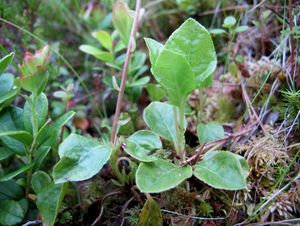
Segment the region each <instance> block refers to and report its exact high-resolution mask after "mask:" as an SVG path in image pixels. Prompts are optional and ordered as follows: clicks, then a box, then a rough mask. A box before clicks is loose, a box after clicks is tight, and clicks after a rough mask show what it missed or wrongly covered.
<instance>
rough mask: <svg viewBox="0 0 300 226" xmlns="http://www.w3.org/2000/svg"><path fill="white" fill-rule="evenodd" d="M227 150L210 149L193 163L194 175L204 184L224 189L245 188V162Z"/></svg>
mask: <svg viewBox="0 0 300 226" xmlns="http://www.w3.org/2000/svg"><path fill="white" fill-rule="evenodd" d="M240 159H241V156H238V155H236V154H233V153H231V152H229V151H212V152H208V153H206V154H205V155H204V159H203V160H202V161H200V162H199V163H198V164H197V165H195V169H194V175H195V176H196V177H197V178H198V179H199V180H201V181H203V182H205V183H206V184H208V185H210V186H212V187H214V188H218V189H225V190H240V189H244V188H246V177H247V175H248V173H246V171H247V168H246V167H247V163H246V162H245V161H241V160H240Z"/></svg>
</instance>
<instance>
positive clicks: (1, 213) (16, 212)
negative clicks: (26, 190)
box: [0, 200, 24, 225]
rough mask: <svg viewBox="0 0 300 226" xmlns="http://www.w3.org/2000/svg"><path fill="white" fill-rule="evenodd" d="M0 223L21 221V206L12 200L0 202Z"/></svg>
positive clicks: (22, 215) (22, 214) (10, 223)
mask: <svg viewBox="0 0 300 226" xmlns="http://www.w3.org/2000/svg"><path fill="white" fill-rule="evenodd" d="M0 206H1V208H0V225H16V224H19V223H21V222H22V220H23V217H24V212H23V209H22V207H21V206H20V205H19V203H17V202H16V201H13V200H4V201H1V202H0Z"/></svg>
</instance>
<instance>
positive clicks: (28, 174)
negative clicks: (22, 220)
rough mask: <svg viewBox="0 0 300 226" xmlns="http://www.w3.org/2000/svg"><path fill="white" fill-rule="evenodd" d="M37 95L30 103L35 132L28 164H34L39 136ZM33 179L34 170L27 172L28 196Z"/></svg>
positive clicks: (33, 130) (33, 95)
mask: <svg viewBox="0 0 300 226" xmlns="http://www.w3.org/2000/svg"><path fill="white" fill-rule="evenodd" d="M37 97H38V96H37V95H36V94H35V93H32V101H31V102H29V103H30V109H31V117H32V119H31V124H32V132H33V141H32V144H31V147H30V149H29V151H28V156H27V157H28V164H30V163H31V162H32V154H33V152H34V151H35V148H36V138H37V135H38V121H37V120H38V115H37V112H36V105H37ZM31 177H32V168H30V169H29V170H28V171H27V186H26V196H27V195H28V194H29V189H30V184H31Z"/></svg>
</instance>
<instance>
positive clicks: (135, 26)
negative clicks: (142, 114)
mask: <svg viewBox="0 0 300 226" xmlns="http://www.w3.org/2000/svg"><path fill="white" fill-rule="evenodd" d="M140 8H141V0H136V5H135V16H134V20H133V25H132V29H131V33H130V38H129V43H128V47H127V51H126V58H125V63H124V65H123V70H122V80H121V86H120V91H119V94H118V100H117V106H116V112H115V117H114V121H113V127H112V132H111V142H112V143H113V144H114V145H115V144H116V138H117V127H118V121H119V118H120V113H121V105H122V101H123V96H124V91H125V86H126V80H127V75H128V66H129V63H130V58H131V54H132V52H133V47H134V45H135V44H134V42H135V36H136V33H137V29H138V24H139V14H140Z"/></svg>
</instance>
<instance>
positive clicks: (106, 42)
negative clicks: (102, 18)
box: [93, 31, 113, 51]
mask: <svg viewBox="0 0 300 226" xmlns="http://www.w3.org/2000/svg"><path fill="white" fill-rule="evenodd" d="M93 36H94V37H95V38H96V39H97V40H98V42H99V43H100V44H101V45H102V46H103V47H104V48H105V49H107V50H109V51H111V50H112V44H113V43H112V39H111V37H110V35H109V34H108V33H107V32H106V31H98V32H95V33H93Z"/></svg>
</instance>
